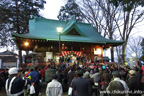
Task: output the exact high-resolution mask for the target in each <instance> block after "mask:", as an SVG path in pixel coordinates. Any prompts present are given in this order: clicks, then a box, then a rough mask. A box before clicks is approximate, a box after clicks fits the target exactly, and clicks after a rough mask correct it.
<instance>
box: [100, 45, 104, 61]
mask: <svg viewBox="0 0 144 96" xmlns="http://www.w3.org/2000/svg"><path fill="white" fill-rule="evenodd" d="M101 58H102V63H104V60H103V46H102V47H101Z"/></svg>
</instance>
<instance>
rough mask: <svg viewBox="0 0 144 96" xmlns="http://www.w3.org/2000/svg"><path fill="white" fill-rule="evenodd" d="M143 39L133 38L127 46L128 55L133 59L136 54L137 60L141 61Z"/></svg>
mask: <svg viewBox="0 0 144 96" xmlns="http://www.w3.org/2000/svg"><path fill="white" fill-rule="evenodd" d="M141 42H142V37H140V36H139V37H135V36H133V37H132V36H131V37H130V39H129V42H128V45H127V53H128V54H129V57H132V53H136V58H137V59H139V58H140V57H141V55H142V48H141Z"/></svg>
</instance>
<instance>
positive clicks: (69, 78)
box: [67, 67, 75, 87]
mask: <svg viewBox="0 0 144 96" xmlns="http://www.w3.org/2000/svg"><path fill="white" fill-rule="evenodd" d="M74 74H75V68H74V67H71V69H70V72H69V73H68V77H67V78H68V87H69V86H70V83H71V81H72V79H73V78H74Z"/></svg>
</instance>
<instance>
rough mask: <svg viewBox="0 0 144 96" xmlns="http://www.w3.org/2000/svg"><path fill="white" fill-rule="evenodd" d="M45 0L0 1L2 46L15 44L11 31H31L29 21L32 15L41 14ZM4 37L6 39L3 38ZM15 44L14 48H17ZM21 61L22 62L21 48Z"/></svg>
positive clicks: (21, 32)
mask: <svg viewBox="0 0 144 96" xmlns="http://www.w3.org/2000/svg"><path fill="white" fill-rule="evenodd" d="M45 3H46V1H45V0H9V1H4V0H3V1H1V2H0V11H1V13H0V24H1V25H2V26H0V31H1V35H0V39H1V41H2V42H1V43H2V44H1V45H2V46H13V45H14V46H15V44H14V41H13V40H12V38H11V33H18V34H26V33H28V32H29V31H28V30H29V29H28V28H29V27H28V25H29V24H28V22H29V20H30V19H32V15H35V16H39V17H40V15H39V10H40V9H43V8H44V4H45ZM3 39H4V40H3ZM14 46H13V48H15V47H14ZM19 62H20V65H21V63H22V57H21V50H19Z"/></svg>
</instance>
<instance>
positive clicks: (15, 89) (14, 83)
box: [5, 67, 30, 96]
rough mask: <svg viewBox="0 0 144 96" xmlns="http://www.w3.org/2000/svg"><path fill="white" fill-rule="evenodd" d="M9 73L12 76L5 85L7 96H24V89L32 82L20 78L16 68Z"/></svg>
mask: <svg viewBox="0 0 144 96" xmlns="http://www.w3.org/2000/svg"><path fill="white" fill-rule="evenodd" d="M8 73H9V75H10V76H9V78H8V79H7V80H6V85H5V89H6V93H7V96H24V93H23V87H24V86H26V85H27V83H30V82H29V81H28V80H24V79H22V78H20V77H19V75H18V69H17V68H16V67H12V68H10V69H9V71H8Z"/></svg>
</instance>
